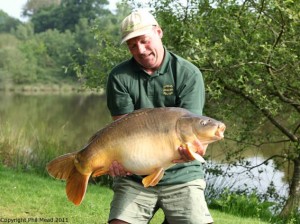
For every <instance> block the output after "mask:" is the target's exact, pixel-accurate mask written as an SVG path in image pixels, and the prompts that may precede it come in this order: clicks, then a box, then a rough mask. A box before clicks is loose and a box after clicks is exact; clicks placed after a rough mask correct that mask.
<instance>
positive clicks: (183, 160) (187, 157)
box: [172, 145, 194, 163]
mask: <svg viewBox="0 0 300 224" xmlns="http://www.w3.org/2000/svg"><path fill="white" fill-rule="evenodd" d="M178 152H179V154H180V156H181V158H180V159H175V160H173V161H172V162H173V163H186V162H190V161H192V160H194V158H193V157H191V156H190V153H189V152H188V150H187V149H186V148H184V147H183V146H182V145H181V146H179V147H178Z"/></svg>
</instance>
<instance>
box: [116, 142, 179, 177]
mask: <svg viewBox="0 0 300 224" xmlns="http://www.w3.org/2000/svg"><path fill="white" fill-rule="evenodd" d="M125 144H126V143H125ZM178 157H180V156H179V153H178V151H177V149H176V147H175V146H174V145H173V144H170V143H169V142H168V141H153V139H152V138H150V139H147V138H146V139H145V138H143V139H141V140H140V141H137V142H135V143H133V142H131V144H129V145H128V146H127V147H126V148H123V150H122V153H121V156H120V158H119V161H120V163H121V164H122V165H123V166H124V168H125V169H126V170H128V171H130V172H131V173H134V174H137V175H148V174H151V173H153V172H154V171H155V170H156V169H157V168H163V169H167V168H169V167H171V166H173V165H175V164H174V163H172V160H174V159H176V158H178Z"/></svg>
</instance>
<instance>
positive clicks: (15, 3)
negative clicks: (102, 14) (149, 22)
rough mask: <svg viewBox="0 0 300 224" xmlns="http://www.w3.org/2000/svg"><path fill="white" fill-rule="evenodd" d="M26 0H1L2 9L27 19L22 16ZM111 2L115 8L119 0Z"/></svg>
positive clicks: (111, 5)
mask: <svg viewBox="0 0 300 224" xmlns="http://www.w3.org/2000/svg"><path fill="white" fill-rule="evenodd" d="M26 2H27V0H0V9H1V10H3V11H4V12H6V13H7V14H8V15H9V16H11V17H14V18H17V19H19V20H21V21H26V18H24V17H21V14H22V9H23V7H24V5H25V4H26ZM109 2H110V8H112V9H114V8H115V4H116V2H117V0H109Z"/></svg>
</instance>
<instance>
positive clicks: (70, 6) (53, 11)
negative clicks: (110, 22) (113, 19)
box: [23, 0, 110, 32]
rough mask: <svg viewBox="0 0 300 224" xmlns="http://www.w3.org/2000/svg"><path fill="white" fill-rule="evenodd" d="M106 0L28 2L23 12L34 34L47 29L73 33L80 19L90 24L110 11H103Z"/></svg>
mask: <svg viewBox="0 0 300 224" xmlns="http://www.w3.org/2000/svg"><path fill="white" fill-rule="evenodd" d="M107 4H108V1H107V0H85V1H81V0H60V1H58V0H57V1H49V0H48V1H41V2H40V1H36V0H31V1H28V3H27V5H26V6H25V9H24V11H23V14H24V15H27V16H29V17H30V18H31V22H32V23H33V24H34V27H35V32H43V31H46V30H48V29H57V30H59V31H61V32H63V31H65V30H70V31H72V32H73V31H75V27H76V25H77V24H78V23H79V21H80V19H83V18H85V19H87V21H88V23H89V24H90V23H91V22H92V21H93V20H94V19H96V18H98V17H101V16H103V15H106V14H110V11H109V10H107V9H105V6H106V5H107Z"/></svg>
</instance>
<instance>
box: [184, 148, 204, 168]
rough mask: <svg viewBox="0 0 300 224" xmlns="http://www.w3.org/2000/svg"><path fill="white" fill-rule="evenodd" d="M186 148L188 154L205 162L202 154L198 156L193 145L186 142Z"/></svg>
mask: <svg viewBox="0 0 300 224" xmlns="http://www.w3.org/2000/svg"><path fill="white" fill-rule="evenodd" d="M186 148H187V150H188V151H187V152H188V153H189V156H190V157H192V158H194V159H196V160H198V161H199V162H201V163H205V160H204V159H203V157H202V156H200V155H199V154H198V153H196V152H194V151H195V150H193V145H190V144H187V145H186Z"/></svg>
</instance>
